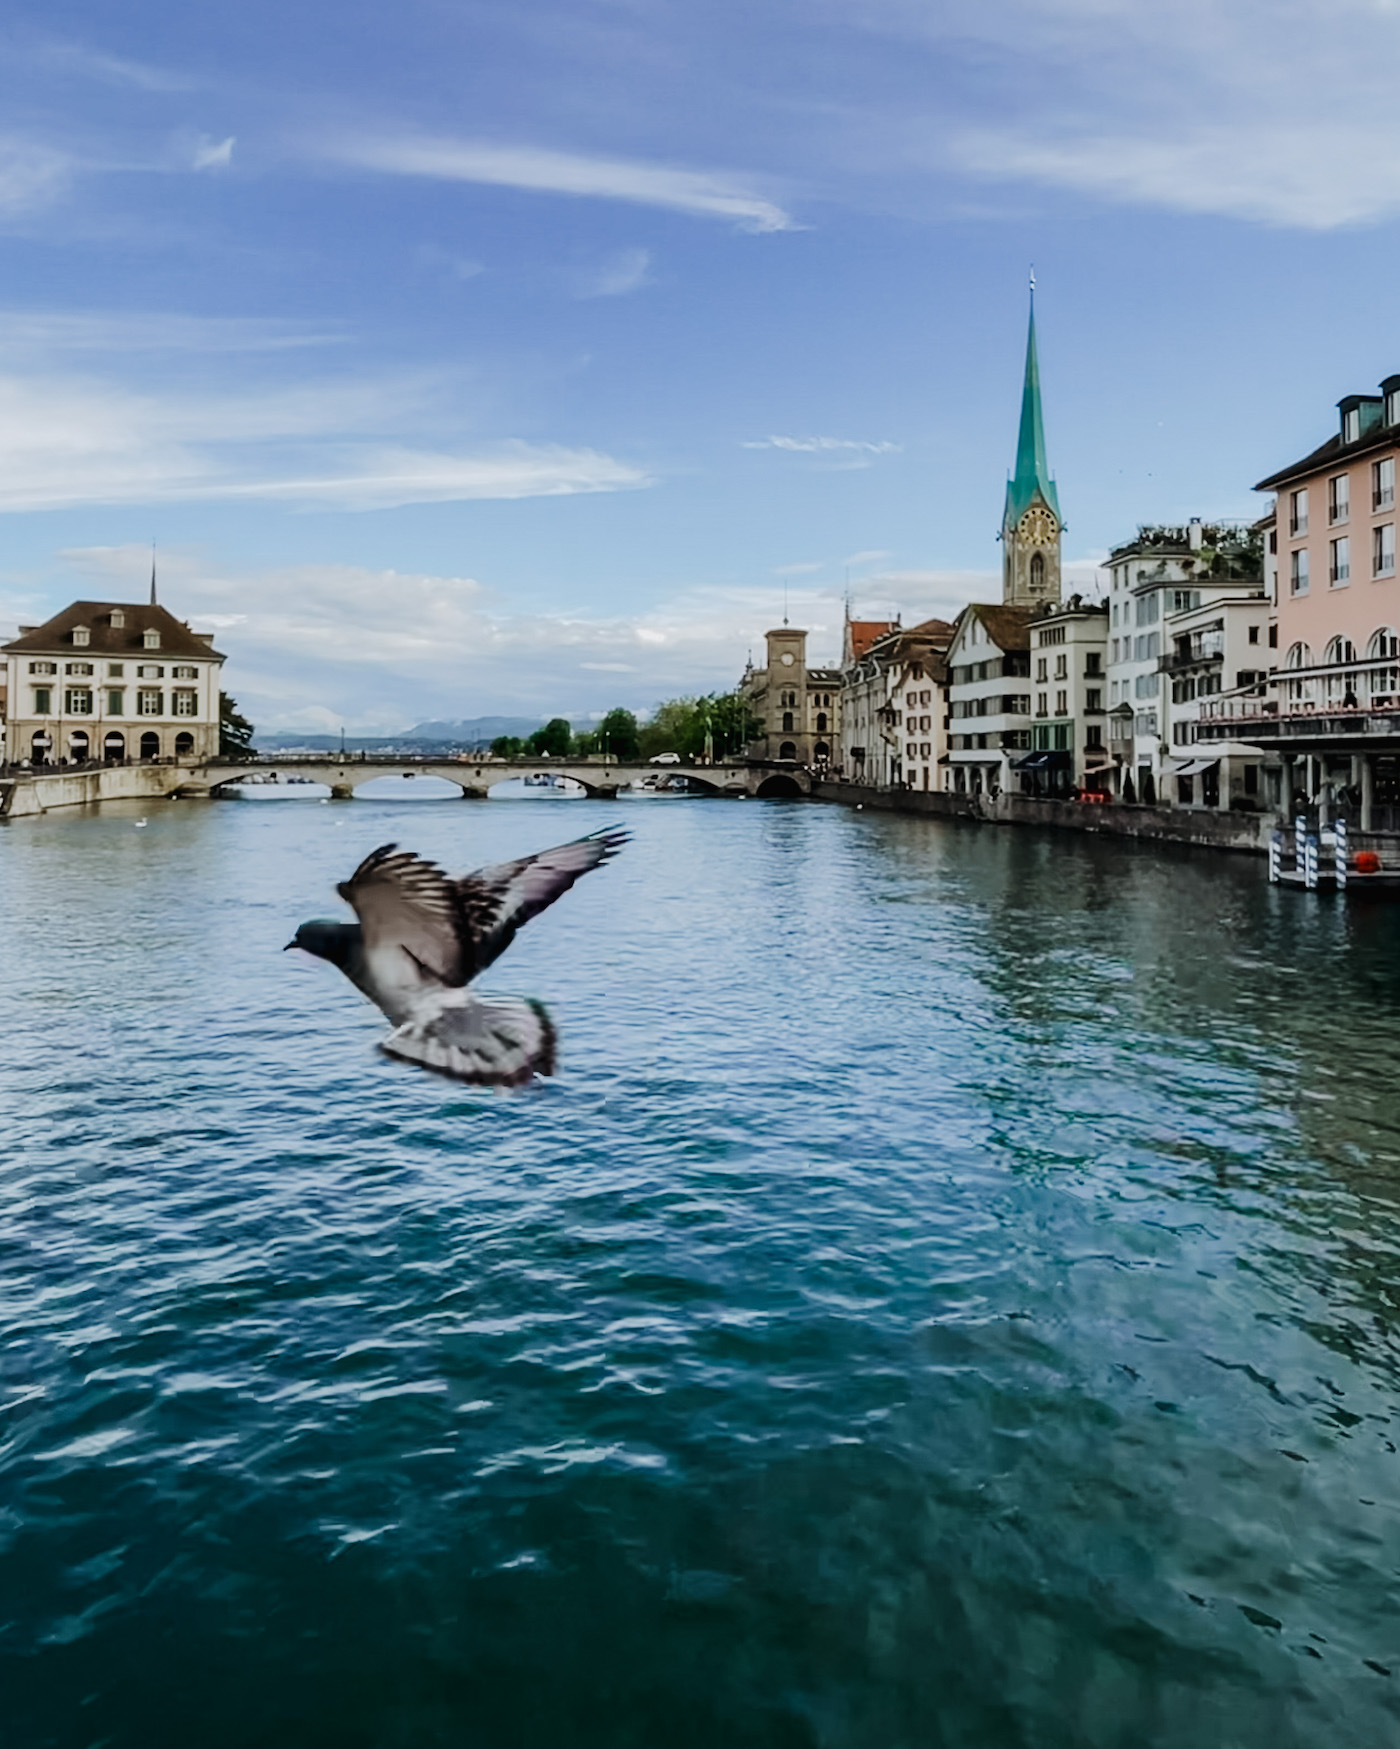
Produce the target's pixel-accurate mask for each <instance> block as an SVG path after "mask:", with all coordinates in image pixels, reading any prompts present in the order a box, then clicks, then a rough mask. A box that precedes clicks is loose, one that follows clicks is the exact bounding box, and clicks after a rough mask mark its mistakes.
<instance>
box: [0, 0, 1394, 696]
mask: <svg viewBox="0 0 1400 1749" xmlns="http://www.w3.org/2000/svg"><path fill="white" fill-rule="evenodd" d="M6 16H7V20H8V22H7V24H6V26H5V27H4V29H3V32H0V97H3V102H0V243H2V244H3V252H4V261H5V273H4V279H3V285H0V518H2V519H3V520H0V615H3V620H0V624H4V625H8V624H11V623H13V622H15V621H17V620H19V619H24V620H26V621H28V620H31V619H34V618H37V617H39V616H41V615H42V614H44V613H46V612H48V611H52V610H54V609H56V608H57V607H59V606H61V605H62V604H63V603H64V602H65V601H67V600H69V599H71V598H73V597H74V596H75V595H80V594H90V595H101V596H113V597H121V596H128V597H130V596H132V595H139V592H140V591H141V590H142V588H143V587H144V582H145V578H146V575H147V573H148V567H149V543H150V541H151V540H152V538H155V539H156V540H158V542H159V545H160V553H161V558H160V568H161V577H162V593H163V596H164V598H165V599H166V601H167V603H168V604H169V605H171V606H172V607H174V608H175V609H176V610H177V611H178V612H180V613H181V614H182V615H185V616H188V617H189V618H190V619H191V620H192V621H193V622H194V623H196V624H197V625H199V626H201V627H209V626H213V627H216V628H217V629H218V631H219V635H220V644H221V647H222V648H224V649H225V650H226V651H227V652H228V655H229V665H228V669H227V679H228V684H229V687H230V689H231V690H232V691H234V692H235V693H236V694H237V695H238V696H239V698H240V699H241V700H242V701H243V702H244V703H245V705H246V706H247V707H248V708H249V710H250V712H251V714H252V715H253V716H254V717H255V719H256V720H257V721H258V722H260V723H262V724H264V725H266V726H273V725H277V726H290V725H293V724H300V725H303V726H307V727H337V726H339V725H340V724H341V723H345V724H346V725H347V726H351V727H355V728H362V729H367V730H368V729H392V728H395V727H398V726H401V725H403V724H406V723H408V722H411V721H414V720H417V719H421V718H423V717H428V716H437V717H441V716H474V715H477V714H480V713H484V712H495V711H511V712H522V713H534V712H543V713H548V714H553V713H554V712H555V711H563V712H566V713H568V714H572V715H575V716H583V715H586V714H587V713H588V712H590V711H597V712H601V711H603V710H605V709H607V708H608V707H609V706H611V705H613V704H615V703H622V704H627V705H630V706H633V707H640V708H645V707H646V706H648V705H649V704H651V703H653V702H655V700H657V699H658V698H661V697H665V696H668V695H671V694H674V693H676V692H680V691H693V690H702V689H703V690H708V689H710V688H712V687H717V686H724V685H728V684H730V683H731V682H732V680H733V679H734V678H735V677H736V675H737V672H738V670H739V669H740V668H741V667H742V663H743V660H744V657H745V655H746V653H747V650H748V649H749V648H750V646H754V645H756V644H757V641H758V640H759V638H760V637H761V633H762V630H763V628H764V627H765V626H766V625H769V624H772V623H774V622H775V621H776V620H777V619H778V618H780V617H781V615H782V611H783V601H784V594H785V592H786V595H787V598H788V601H789V607H790V612H791V614H792V617H793V619H794V620H795V621H797V622H799V623H805V624H807V625H809V626H810V627H811V628H812V629H813V654H814V655H815V656H829V655H832V654H834V653H835V650H836V648H837V645H838V643H839V635H840V622H841V612H842V597H843V594H844V591H845V589H846V587H847V580H848V578H849V585H850V588H851V591H852V594H853V596H854V599H855V602H856V605H857V609H858V610H860V611H876V610H883V611H891V610H893V609H896V608H897V609H899V610H901V611H902V612H903V613H904V615H905V618H906V620H908V619H909V618H911V617H924V616H925V615H927V614H929V613H932V612H937V611H947V610H949V609H950V608H953V607H955V606H956V605H957V604H958V603H959V602H961V601H963V600H966V599H968V598H969V597H975V596H985V595H987V594H989V593H990V594H993V595H994V594H995V593H996V591H997V589H998V587H999V585H998V583H997V580H996V577H997V567H998V563H999V549H998V547H997V545H996V539H995V536H996V529H997V523H998V519H999V515H1000V509H1001V498H1002V491H1003V482H1004V479H1005V474H1006V469H1007V466H1008V464H1009V463H1010V461H1011V459H1012V451H1013V446H1014V439H1015V429H1016V415H1017V403H1018V396H1019V386H1020V384H1019V379H1020V369H1021V362H1022V356H1023V347H1024V325H1025V300H1026V275H1027V268H1028V266H1029V264H1030V263H1031V262H1034V264H1035V269H1036V277H1037V283H1038V288H1039V289H1038V293H1037V297H1038V306H1037V307H1038V322H1039V327H1040V342H1041V367H1042V376H1043V381H1044V387H1045V398H1046V424H1047V436H1048V444H1049V450H1050V459H1051V465H1052V467H1053V469H1054V471H1055V473H1056V474H1057V476H1058V480H1059V485H1060V496H1061V502H1062V505H1063V508H1064V511H1065V514H1066V517H1067V519H1068V522H1069V534H1068V536H1067V541H1066V555H1067V557H1068V558H1069V559H1071V560H1072V561H1074V574H1075V575H1076V576H1078V577H1081V578H1086V579H1087V578H1090V577H1092V575H1093V563H1094V560H1095V559H1096V558H1097V557H1100V556H1102V554H1103V553H1104V551H1105V550H1106V549H1107V547H1108V546H1109V545H1110V544H1112V543H1113V542H1115V541H1117V540H1119V539H1122V538H1124V537H1125V536H1126V535H1128V534H1130V533H1131V532H1132V530H1133V528H1134V527H1135V526H1136V524H1137V523H1138V522H1140V521H1145V520H1146V521H1155V520H1167V519H1174V518H1180V517H1185V516H1189V515H1191V514H1201V515H1205V516H1207V517H1211V516H1228V515H1240V516H1243V515H1249V514H1251V513H1252V512H1253V510H1254V509H1255V505H1256V500H1255V499H1254V498H1253V496H1252V495H1251V492H1250V486H1251V484H1252V482H1253V481H1254V480H1255V479H1258V478H1260V477H1261V476H1262V475H1264V474H1265V473H1267V472H1269V471H1271V470H1272V469H1274V468H1275V467H1277V466H1279V465H1281V464H1282V463H1283V462H1285V461H1287V460H1290V459H1292V458H1293V456H1294V455H1296V454H1298V453H1301V452H1303V451H1304V450H1306V449H1308V448H1311V447H1312V446H1313V445H1314V444H1315V443H1317V442H1318V441H1320V440H1321V438H1323V437H1324V436H1325V435H1327V433H1328V431H1329V430H1330V422H1331V419H1332V407H1333V404H1334V403H1335V402H1336V400H1337V399H1338V398H1339V397H1340V396H1341V395H1343V394H1345V393H1348V392H1353V391H1358V390H1368V389H1373V388H1374V386H1375V384H1376V383H1377V382H1378V380H1379V379H1380V378H1381V377H1382V376H1384V375H1387V374H1389V373H1390V372H1392V371H1395V370H1400V337H1397V322H1396V294H1395V290H1394V286H1395V282H1396V268H1397V266H1398V265H1400V251H1397V237H1398V236H1400V230H1398V228H1397V227H1398V223H1400V137H1397V136H1400V109H1397V103H1396V95H1395V69H1396V68H1397V67H1400V5H1397V4H1396V0H1328V3H1327V4H1321V3H1316V4H1315V3H1302V0H1274V3H1272V4H1269V5H1264V4H1262V3H1256V0H1223V3H1222V0H1215V3H1213V4H1207V3H1205V0H1159V3H1157V4H1154V5H1151V6H1148V5H1144V4H1126V3H1123V0H1039V3H1036V4H1031V3H1029V0H981V3H980V4H975V5H974V4H970V3H967V0H949V3H946V4H939V5H934V4H926V3H923V0H802V3H801V4H798V3H796V0H749V3H748V4H743V5H740V4H733V3H731V0H710V3H709V4H707V5H705V6H704V7H697V6H695V5H693V4H690V5H682V4H680V3H679V0H677V3H674V4H673V3H670V0H572V3H571V4H568V5H557V4H552V3H551V0H539V3H536V4H533V5H530V6H527V7H524V6H521V5H519V4H518V0H517V3H515V4H496V3H494V0H483V3H477V0H399V4H396V5H395V6H393V7H382V6H373V7H372V6H365V5H361V6H346V5H343V4H342V5H340V6H337V7H330V6H326V5H321V4H317V3H313V0H300V3H297V0H293V3H292V4H287V3H286V0H282V3H281V4H279V5H275V6H274V5H270V4H267V0H243V4H241V5H240V6H239V7H238V8H236V9H213V8H204V7H191V6H189V5H188V4H187V3H186V4H179V5H176V4H173V3H170V4H158V3H153V0H144V3H143V0H132V3H130V4H128V5H126V6H124V7H122V8H120V9H117V8H113V7H110V6H97V5H93V4H90V3H89V4H86V5H84V4H64V3H62V0H58V3H54V0H47V3H46V4H45V5H44V6H43V7H39V6H24V5H12V6H11V7H10V8H8V9H7V15H6Z"/></svg>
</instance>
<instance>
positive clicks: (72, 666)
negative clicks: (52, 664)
mask: <svg viewBox="0 0 1400 1749" xmlns="http://www.w3.org/2000/svg"><path fill="white" fill-rule="evenodd" d="M63 672H64V673H65V674H91V673H92V663H91V662H65V663H64V665H63Z"/></svg>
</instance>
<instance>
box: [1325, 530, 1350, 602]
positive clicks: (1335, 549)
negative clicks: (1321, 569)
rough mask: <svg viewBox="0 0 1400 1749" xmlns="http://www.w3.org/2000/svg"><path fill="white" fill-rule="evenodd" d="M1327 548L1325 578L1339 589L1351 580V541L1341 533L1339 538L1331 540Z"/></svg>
mask: <svg viewBox="0 0 1400 1749" xmlns="http://www.w3.org/2000/svg"><path fill="white" fill-rule="evenodd" d="M1329 548H1330V553H1329V558H1328V565H1327V580H1328V582H1329V583H1330V584H1331V586H1332V587H1333V588H1334V589H1340V588H1343V587H1344V586H1345V585H1346V584H1348V583H1350V581H1351V541H1350V540H1349V539H1348V537H1347V536H1346V535H1343V536H1342V537H1341V539H1340V540H1334V541H1331V542H1330V543H1329Z"/></svg>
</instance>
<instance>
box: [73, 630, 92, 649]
mask: <svg viewBox="0 0 1400 1749" xmlns="http://www.w3.org/2000/svg"><path fill="white" fill-rule="evenodd" d="M91 636H92V634H91V633H90V632H89V631H88V629H87V627H86V626H74V627H73V647H74V649H77V650H81V649H85V648H86V647H87V645H88V643H89V642H90V641H91Z"/></svg>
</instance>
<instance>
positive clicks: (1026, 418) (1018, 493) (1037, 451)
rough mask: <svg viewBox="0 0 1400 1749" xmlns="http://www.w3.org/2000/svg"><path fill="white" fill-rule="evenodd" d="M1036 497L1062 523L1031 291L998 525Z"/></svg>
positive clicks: (1010, 519) (1013, 517)
mask: <svg viewBox="0 0 1400 1749" xmlns="http://www.w3.org/2000/svg"><path fill="white" fill-rule="evenodd" d="M1037 493H1039V495H1040V496H1041V497H1042V498H1043V499H1044V500H1045V502H1046V503H1047V504H1048V505H1049V506H1050V508H1051V509H1052V510H1053V511H1054V512H1055V520H1056V521H1057V522H1063V521H1064V518H1063V517H1062V516H1061V515H1060V501H1059V498H1058V497H1057V496H1056V494H1055V482H1054V481H1053V480H1052V479H1051V478H1050V470H1049V469H1048V468H1047V467H1046V465H1045V425H1044V422H1043V420H1042V419H1041V414H1040V360H1039V359H1038V357H1037V356H1036V350H1035V291H1034V289H1032V291H1031V321H1030V331H1029V333H1028V334H1027V336H1026V383H1025V387H1024V388H1023V389H1022V391H1021V432H1020V436H1019V437H1018V439H1017V441H1016V473H1015V475H1014V477H1013V478H1012V479H1010V480H1008V481H1007V483H1006V513H1005V515H1004V516H1003V517H1002V526H1003V527H1004V528H1006V527H1010V526H1011V524H1013V523H1016V522H1019V521H1020V520H1021V517H1022V516H1023V515H1024V514H1025V512H1026V510H1027V509H1028V508H1029V507H1030V503H1031V500H1032V499H1033V498H1034V497H1035V496H1036V494H1037Z"/></svg>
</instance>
